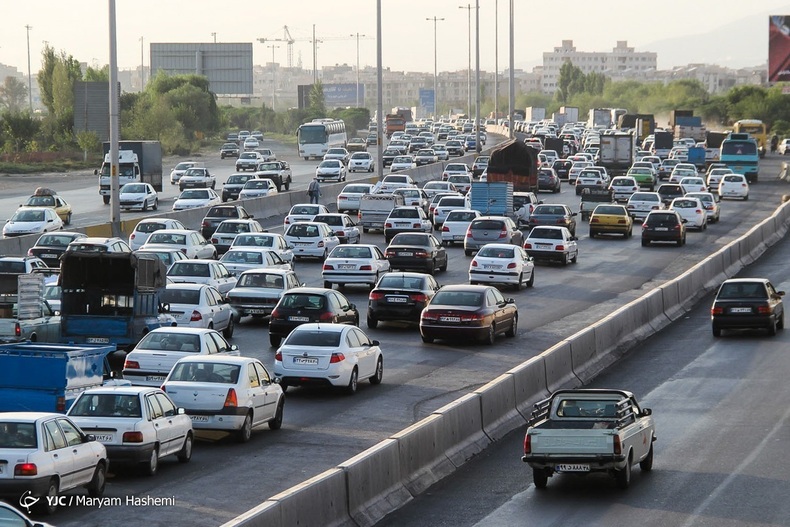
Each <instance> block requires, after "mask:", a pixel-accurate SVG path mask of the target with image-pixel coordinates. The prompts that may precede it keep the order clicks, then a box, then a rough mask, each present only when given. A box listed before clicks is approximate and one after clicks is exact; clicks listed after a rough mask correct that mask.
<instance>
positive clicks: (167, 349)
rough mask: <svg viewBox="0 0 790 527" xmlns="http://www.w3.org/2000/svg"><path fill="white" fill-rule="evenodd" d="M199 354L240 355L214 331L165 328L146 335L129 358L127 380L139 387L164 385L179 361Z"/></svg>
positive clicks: (127, 360)
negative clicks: (189, 355) (188, 355)
mask: <svg viewBox="0 0 790 527" xmlns="http://www.w3.org/2000/svg"><path fill="white" fill-rule="evenodd" d="M190 353H191V354H195V355H216V354H221V355H223V356H227V355H235V356H238V355H239V348H238V347H237V346H236V345H235V344H228V341H226V340H225V339H224V338H223V337H222V335H220V334H219V333H217V332H216V331H214V330H213V329H201V328H179V327H162V328H156V329H154V330H152V331H150V332H149V333H148V334H146V335H145V336H144V337H143V338H142V339H140V342H138V343H137V345H136V346H135V347H134V349H133V350H132V351H130V352H129V354H128V355H127V356H126V361H125V362H124V364H123V378H124V379H126V380H128V381H130V382H131V383H132V384H134V385H136V386H155V387H158V386H160V385H161V384H162V383H163V382H164V380H165V378H166V377H167V375H168V374H169V373H170V370H171V369H172V368H173V366H174V365H175V363H176V362H177V361H178V359H180V358H182V357H185V356H187V354H190Z"/></svg>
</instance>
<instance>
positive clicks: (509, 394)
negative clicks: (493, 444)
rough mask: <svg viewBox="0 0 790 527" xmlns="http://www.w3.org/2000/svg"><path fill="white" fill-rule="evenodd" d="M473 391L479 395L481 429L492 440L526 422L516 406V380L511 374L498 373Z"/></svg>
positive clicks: (496, 439)
mask: <svg viewBox="0 0 790 527" xmlns="http://www.w3.org/2000/svg"><path fill="white" fill-rule="evenodd" d="M475 393H476V394H479V395H480V403H481V408H482V415H483V430H484V431H485V433H486V435H488V437H490V438H491V440H492V441H498V440H499V439H502V438H503V437H504V436H505V435H506V434H507V433H508V432H510V431H511V430H513V429H514V428H516V427H518V426H522V425H525V424H526V421H525V420H524V418H523V417H522V416H521V414H520V413H519V411H518V408H516V381H515V377H513V375H511V374H509V373H505V374H503V375H500V376H499V377H497V378H496V379H494V380H493V381H491V382H489V383H488V384H486V385H484V386H481V387H480V388H478V389H477V390H475Z"/></svg>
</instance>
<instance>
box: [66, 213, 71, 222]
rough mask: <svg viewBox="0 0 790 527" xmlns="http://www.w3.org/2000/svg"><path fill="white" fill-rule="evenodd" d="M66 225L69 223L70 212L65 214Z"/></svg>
mask: <svg viewBox="0 0 790 527" xmlns="http://www.w3.org/2000/svg"><path fill="white" fill-rule="evenodd" d="M65 223H66V225H71V212H69V213H68V214H67V215H66V222H65Z"/></svg>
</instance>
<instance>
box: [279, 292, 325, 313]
mask: <svg viewBox="0 0 790 527" xmlns="http://www.w3.org/2000/svg"><path fill="white" fill-rule="evenodd" d="M280 306H281V307H283V308H290V309H308V310H316V311H317V310H320V309H324V306H326V298H324V295H313V294H309V293H294V294H291V295H285V296H283V298H282V300H280Z"/></svg>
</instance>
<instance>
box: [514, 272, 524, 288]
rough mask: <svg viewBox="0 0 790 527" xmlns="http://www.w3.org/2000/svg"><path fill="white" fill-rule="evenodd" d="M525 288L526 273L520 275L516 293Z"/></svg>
mask: <svg viewBox="0 0 790 527" xmlns="http://www.w3.org/2000/svg"><path fill="white" fill-rule="evenodd" d="M523 288H524V273H523V272H522V273H519V275H518V282H516V286H515V289H516V291H521V290H522V289H523Z"/></svg>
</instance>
